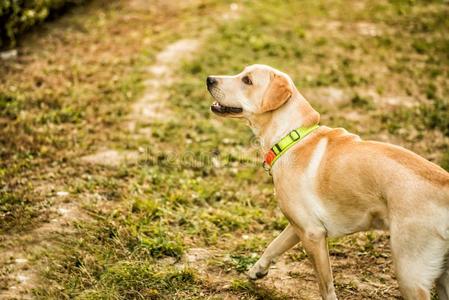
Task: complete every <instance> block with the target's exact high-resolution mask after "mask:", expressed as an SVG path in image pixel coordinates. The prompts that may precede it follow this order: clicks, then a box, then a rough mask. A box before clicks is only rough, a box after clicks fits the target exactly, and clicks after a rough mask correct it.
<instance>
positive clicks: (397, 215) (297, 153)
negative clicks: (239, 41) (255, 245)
mask: <svg viewBox="0 0 449 300" xmlns="http://www.w3.org/2000/svg"><path fill="white" fill-rule="evenodd" d="M207 87H208V90H209V92H210V93H211V95H212V96H213V97H214V98H215V100H216V102H214V104H212V106H211V110H212V111H213V112H214V113H216V114H218V115H220V116H225V117H234V118H244V119H246V120H248V121H249V126H250V127H251V128H252V130H253V131H254V134H255V135H256V136H257V137H258V138H259V139H260V141H261V145H262V150H263V151H264V152H265V153H266V152H267V151H269V150H270V148H271V147H272V146H273V145H275V144H276V143H277V142H278V141H279V140H281V139H282V138H283V137H284V136H286V135H287V134H288V133H289V132H291V131H292V130H293V129H296V128H298V127H301V126H312V125H315V124H318V122H319V120H320V115H319V114H318V112H316V111H315V110H314V109H313V108H312V107H311V106H310V104H309V103H308V102H307V101H306V100H305V99H304V97H303V96H302V95H301V94H300V93H299V92H298V90H297V89H296V87H295V85H294V83H293V81H292V80H291V79H290V77H289V76H288V75H286V74H284V73H282V72H280V71H278V70H275V69H273V68H271V67H269V66H264V65H253V66H250V67H247V68H245V70H244V71H243V72H242V73H240V74H237V75H235V76H210V77H208V78H207ZM271 172H272V175H273V181H274V185H275V189H276V194H277V198H278V202H279V206H280V208H281V210H282V212H283V213H284V214H285V216H286V217H287V219H288V221H289V225H288V226H287V227H286V228H285V230H284V231H283V232H282V233H281V234H280V235H279V236H278V237H277V238H276V239H275V240H274V241H272V242H271V243H270V245H269V246H268V248H267V249H266V250H265V252H264V253H263V255H262V257H261V258H260V259H259V260H258V261H257V262H256V264H255V265H254V266H253V267H252V268H251V269H250V270H249V277H250V278H252V279H257V278H260V277H263V276H265V275H266V274H267V273H268V269H269V267H270V264H271V263H272V262H273V260H274V259H275V258H276V257H278V256H279V255H281V254H282V253H284V252H285V251H287V250H288V249H290V248H291V247H293V246H294V245H295V244H297V243H298V242H299V241H300V240H301V241H302V245H303V247H304V249H305V250H306V251H307V253H308V256H309V258H310V260H311V262H312V264H313V266H314V269H315V271H316V275H317V277H318V280H319V289H320V293H321V296H322V298H323V299H336V298H337V297H336V295H335V289H334V284H333V278H332V271H331V266H330V262H329V254H328V248H327V242H326V237H339V236H344V235H348V234H351V233H354V232H358V231H364V230H370V229H386V230H389V231H390V235H391V248H392V253H393V260H394V264H395V269H396V274H397V278H398V280H399V284H400V289H401V293H402V295H403V296H404V298H406V299H430V290H431V288H432V285H433V283H434V282H435V281H436V283H437V290H438V295H439V297H440V299H449V297H448V296H449V272H448V271H449V268H448V264H447V262H446V255H447V254H448V250H449V173H447V172H446V171H445V170H443V169H442V168H440V167H439V166H437V165H435V164H433V163H431V162H429V161H427V160H425V159H424V158H422V157H420V156H418V155H416V154H414V153H413V152H410V151H408V150H406V149H403V148H401V147H398V146H394V145H390V144H385V143H379V142H374V141H363V140H361V139H360V138H359V137H358V136H357V135H354V134H351V133H349V132H347V131H346V130H344V129H341V128H337V129H333V128H329V127H326V126H320V127H319V128H318V129H316V130H314V131H313V132H311V133H310V134H309V135H307V136H306V137H305V138H304V139H302V140H300V141H299V142H298V143H297V144H295V145H294V146H293V147H292V148H290V149H289V150H288V151H287V152H286V153H285V154H283V155H282V156H281V157H280V158H279V159H278V160H277V162H276V163H275V164H274V165H273V167H272V170H271Z"/></svg>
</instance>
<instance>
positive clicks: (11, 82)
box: [0, 0, 449, 299]
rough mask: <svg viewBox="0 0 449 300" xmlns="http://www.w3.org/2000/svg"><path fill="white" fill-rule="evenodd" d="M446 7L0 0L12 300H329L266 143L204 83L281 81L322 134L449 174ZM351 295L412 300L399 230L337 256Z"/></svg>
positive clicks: (347, 244)
mask: <svg viewBox="0 0 449 300" xmlns="http://www.w3.org/2000/svg"><path fill="white" fill-rule="evenodd" d="M448 29H449V2H448V1H436V0H435V1H418V0H391V1H386V0H380V1H374V0H373V1H371V0H361V1H348V0H329V1H312V0H310V1H309V0H303V1H274V0H263V1H249V0H241V1H232V2H230V1H221V0H218V1H217V0H214V1H212V0H188V1H187V0H186V1H170V0H166V1H162V0H159V1H150V0H147V1H145V0H127V1H126V0H112V1H106V0H91V1H82V0H78V1H77V0H30V1H20V0H19V1H13V0H3V1H1V2H0V49H1V50H0V253H1V255H0V298H1V299H30V298H42V299H66V298H79V299H99V298H102V299H318V298H319V293H318V286H317V282H316V279H315V276H314V274H313V270H312V267H311V265H310V264H309V262H308V260H307V256H306V254H305V253H304V251H303V249H302V247H301V245H298V246H297V247H295V248H294V249H293V250H291V251H289V252H288V253H286V254H285V255H284V256H283V257H282V258H281V259H280V260H279V262H278V263H277V264H276V266H275V268H273V269H272V270H271V271H270V274H269V275H268V276H267V277H266V278H264V279H262V280H260V281H258V282H256V283H253V282H249V281H248V280H247V279H246V277H245V276H244V272H245V271H246V270H247V269H248V267H249V266H251V265H252V264H253V263H254V262H255V261H256V260H257V258H258V257H259V256H260V255H261V253H262V251H263V249H264V248H265V247H266V245H267V244H268V243H269V242H270V241H271V240H272V239H273V238H274V236H276V235H277V234H278V233H279V232H280V231H281V230H282V229H283V228H284V227H285V226H286V224H287V222H286V220H285V219H284V217H283V216H282V214H281V213H280V211H279V209H278V208H277V204H276V199H275V197H274V195H273V188H272V182H271V181H272V179H271V177H270V176H268V175H267V174H265V173H264V171H263V169H262V168H261V160H262V159H261V155H260V154H259V153H258V151H257V141H256V140H255V139H254V137H253V135H252V133H251V131H250V130H249V129H248V128H247V127H246V125H245V124H244V123H243V122H238V121H235V120H228V119H226V120H223V119H218V118H217V117H216V116H214V115H212V114H211V113H210V111H209V106H210V104H211V102H212V99H211V97H210V96H209V95H208V93H207V90H206V88H205V78H206V76H207V75H210V74H233V73H237V72H240V71H241V70H242V69H243V68H244V67H245V66H246V65H249V64H253V63H263V64H269V65H272V66H273V67H275V68H278V69H280V70H282V71H284V72H286V73H288V74H290V75H291V76H292V78H293V80H294V81H295V83H296V85H297V87H298V89H299V90H300V92H301V93H303V95H304V96H305V97H306V99H307V100H309V101H310V103H311V104H312V106H314V108H315V109H316V110H318V111H319V112H320V113H321V120H322V121H321V124H324V125H327V126H331V127H344V128H346V129H348V130H349V131H352V132H354V133H356V134H359V135H360V136H361V137H362V138H364V139H375V140H379V141H385V142H391V143H395V144H398V145H402V146H404V147H406V148H409V149H411V150H413V151H415V152H417V153H418V154H420V155H422V156H424V157H425V158H427V159H429V160H431V161H433V162H435V163H437V164H439V165H441V166H442V167H443V168H445V169H446V170H448V169H449V84H448V83H449V34H448ZM329 247H330V253H331V261H332V266H333V270H334V277H335V284H336V289H337V295H339V297H340V298H342V299H396V298H399V297H400V295H399V291H398V288H397V283H396V280H395V278H394V274H393V270H392V268H393V267H392V264H391V260H390V250H389V246H388V234H386V233H382V232H368V233H360V234H356V235H352V236H349V237H345V238H342V239H335V240H331V241H330V242H329Z"/></svg>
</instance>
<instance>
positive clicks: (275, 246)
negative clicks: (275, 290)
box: [248, 224, 299, 280]
mask: <svg viewBox="0 0 449 300" xmlns="http://www.w3.org/2000/svg"><path fill="white" fill-rule="evenodd" d="M298 242H299V238H298V236H297V235H296V233H295V230H294V228H293V227H292V226H291V225H290V224H289V225H287V227H286V228H285V229H284V230H283V231H282V232H281V234H280V235H279V236H278V237H277V238H275V239H274V240H273V241H272V242H271V243H270V245H268V247H267V249H265V251H264V253H263V254H262V256H261V257H260V259H259V260H258V261H257V262H256V263H255V264H254V266H253V267H252V268H251V269H250V270H249V271H248V276H249V278H251V279H254V280H255V279H258V278H262V277H264V276H265V275H267V273H268V269H269V268H270V265H271V263H272V262H273V260H274V259H275V258H276V257H278V256H279V255H281V254H282V253H284V252H285V251H287V250H288V249H290V248H291V247H293V246H294V245H296V244H297V243H298Z"/></svg>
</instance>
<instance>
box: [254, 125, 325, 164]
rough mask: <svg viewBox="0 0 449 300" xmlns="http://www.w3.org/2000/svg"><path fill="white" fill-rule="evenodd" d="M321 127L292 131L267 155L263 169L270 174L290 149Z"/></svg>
mask: <svg viewBox="0 0 449 300" xmlns="http://www.w3.org/2000/svg"><path fill="white" fill-rule="evenodd" d="M318 127H320V126H319V125H313V126H310V127H299V128H297V129H294V130H292V131H290V132H289V133H288V134H287V135H286V136H284V137H283V138H282V139H281V140H280V141H279V142H277V143H276V144H274V146H273V147H271V149H270V151H268V153H267V155H265V160H264V162H263V167H264V169H265V170H266V171H268V172H270V170H271V167H272V166H273V165H274V163H275V162H276V160H277V159H278V158H279V157H281V156H282V154H284V153H285V152H287V150H288V149H290V148H291V147H293V146H294V145H295V144H296V143H298V142H299V141H300V140H302V139H303V138H305V137H306V136H307V135H308V134H309V133H311V132H312V131H314V130H315V129H317V128H318Z"/></svg>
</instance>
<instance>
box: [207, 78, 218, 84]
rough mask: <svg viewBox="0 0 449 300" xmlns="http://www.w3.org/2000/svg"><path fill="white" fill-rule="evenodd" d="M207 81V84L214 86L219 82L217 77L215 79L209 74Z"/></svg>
mask: <svg viewBox="0 0 449 300" xmlns="http://www.w3.org/2000/svg"><path fill="white" fill-rule="evenodd" d="M206 83H207V86H213V85H214V84H216V83H217V79H215V78H214V77H211V76H208V77H207V79H206Z"/></svg>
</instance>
